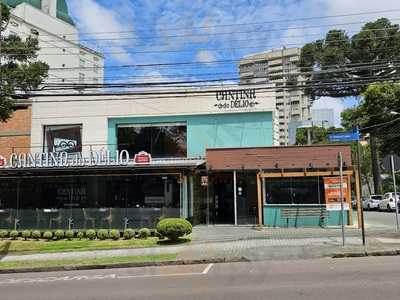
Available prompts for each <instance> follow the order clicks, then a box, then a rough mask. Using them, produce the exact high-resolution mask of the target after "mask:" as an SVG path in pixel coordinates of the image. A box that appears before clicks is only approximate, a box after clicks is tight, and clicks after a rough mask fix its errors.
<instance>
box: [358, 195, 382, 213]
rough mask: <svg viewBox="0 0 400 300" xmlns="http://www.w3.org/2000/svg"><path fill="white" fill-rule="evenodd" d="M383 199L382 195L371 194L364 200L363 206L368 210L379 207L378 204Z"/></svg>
mask: <svg viewBox="0 0 400 300" xmlns="http://www.w3.org/2000/svg"><path fill="white" fill-rule="evenodd" d="M382 199H383V197H382V195H371V196H370V197H369V198H368V199H366V200H364V201H363V203H362V205H363V208H364V209H368V210H371V209H378V205H379V203H380V202H381V201H382Z"/></svg>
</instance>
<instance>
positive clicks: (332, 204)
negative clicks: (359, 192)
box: [324, 177, 349, 210]
mask: <svg viewBox="0 0 400 300" xmlns="http://www.w3.org/2000/svg"><path fill="white" fill-rule="evenodd" d="M324 189H325V202H326V210H341V204H340V177H324ZM342 190H343V191H342V192H343V202H344V203H343V204H344V209H345V210H348V209H349V203H348V202H349V199H348V187H347V180H346V177H343V180H342Z"/></svg>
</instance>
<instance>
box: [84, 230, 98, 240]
mask: <svg viewBox="0 0 400 300" xmlns="http://www.w3.org/2000/svg"><path fill="white" fill-rule="evenodd" d="M86 237H87V238H88V239H89V240H94V239H95V238H96V231H95V230H93V229H89V230H86Z"/></svg>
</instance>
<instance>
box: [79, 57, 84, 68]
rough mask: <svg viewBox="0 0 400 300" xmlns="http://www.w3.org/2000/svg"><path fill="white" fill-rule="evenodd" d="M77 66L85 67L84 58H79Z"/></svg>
mask: <svg viewBox="0 0 400 300" xmlns="http://www.w3.org/2000/svg"><path fill="white" fill-rule="evenodd" d="M79 67H81V68H84V67H85V60H84V59H82V58H81V59H79Z"/></svg>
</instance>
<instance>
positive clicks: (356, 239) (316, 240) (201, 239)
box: [1, 226, 400, 261]
mask: <svg viewBox="0 0 400 300" xmlns="http://www.w3.org/2000/svg"><path fill="white" fill-rule="evenodd" d="M373 233H374V232H369V234H370V236H369V237H368V240H367V242H368V244H367V248H368V249H369V250H377V249H380V250H383V249H389V248H390V249H393V248H395V249H400V235H398V234H395V233H390V232H387V231H385V232H381V231H377V232H375V236H371V235H373ZM362 249H364V248H363V247H362V242H361V238H360V231H359V230H358V229H349V228H347V229H346V247H344V248H343V247H342V239H341V230H340V229H338V228H327V229H321V228H319V229H315V228H301V229H293V228H280V229H264V230H261V231H258V230H255V229H253V228H251V227H232V226H229V227H228V226H227V227H220V226H210V227H208V226H199V227H195V228H194V232H193V242H192V243H190V244H185V245H177V246H165V247H157V248H140V249H117V250H98V251H80V252H63V253H42V254H29V255H7V256H5V257H3V258H2V259H1V261H28V260H54V259H75V258H98V257H116V256H137V255H155V254H171V253H176V254H177V255H178V258H179V259H207V258H241V257H246V258H248V259H250V260H263V259H269V258H282V259H285V258H292V257H293V258H308V257H322V256H325V255H329V254H331V253H334V252H338V251H340V252H343V251H352V250H362Z"/></svg>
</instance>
